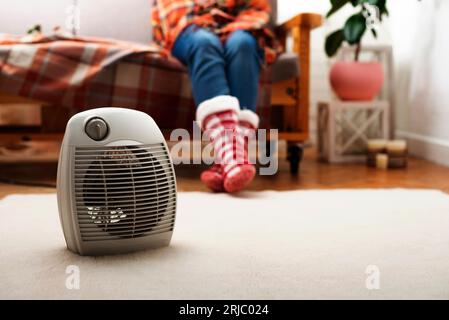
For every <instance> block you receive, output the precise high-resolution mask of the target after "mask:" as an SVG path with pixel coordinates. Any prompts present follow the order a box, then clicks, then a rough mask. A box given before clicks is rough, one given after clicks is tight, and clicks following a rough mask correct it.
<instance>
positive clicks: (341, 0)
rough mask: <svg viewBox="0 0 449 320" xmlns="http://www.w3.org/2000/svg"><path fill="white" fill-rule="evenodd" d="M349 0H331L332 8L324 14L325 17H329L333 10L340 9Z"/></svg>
mask: <svg viewBox="0 0 449 320" xmlns="http://www.w3.org/2000/svg"><path fill="white" fill-rule="evenodd" d="M349 1H350V0H331V4H332V8H331V9H330V10H329V12H328V13H327V14H326V18H329V17H330V16H331V15H333V14H334V13H335V12H337V11H338V10H340V9H341V8H342V7H343V6H344V5H346V4H347V3H348V2H349Z"/></svg>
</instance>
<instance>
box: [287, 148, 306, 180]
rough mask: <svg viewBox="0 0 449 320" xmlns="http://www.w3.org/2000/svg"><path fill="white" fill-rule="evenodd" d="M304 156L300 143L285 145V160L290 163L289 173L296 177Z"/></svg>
mask: <svg viewBox="0 0 449 320" xmlns="http://www.w3.org/2000/svg"><path fill="white" fill-rule="evenodd" d="M303 155H304V146H303V144H302V143H300V142H292V141H289V142H288V143H287V160H288V162H289V163H290V173H291V174H292V175H297V174H298V172H299V168H300V164H301V161H302V158H303Z"/></svg>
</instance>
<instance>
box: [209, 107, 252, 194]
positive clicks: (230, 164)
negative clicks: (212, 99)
mask: <svg viewBox="0 0 449 320" xmlns="http://www.w3.org/2000/svg"><path fill="white" fill-rule="evenodd" d="M237 123H238V117H237V113H236V112H235V111H234V110H227V111H222V112H216V113H214V114H211V115H209V116H207V117H206V118H205V119H204V122H203V126H204V130H205V132H206V135H208V136H209V137H210V139H211V141H212V142H213V144H214V153H215V158H216V163H218V164H220V165H221V168H222V172H223V187H224V189H225V190H226V191H227V192H237V191H240V190H241V189H243V188H244V187H245V186H246V185H247V184H248V183H250V182H251V181H252V179H253V178H254V175H255V172H256V170H255V168H254V166H253V165H252V164H250V163H249V161H248V154H247V152H246V150H245V139H244V136H243V134H242V132H241V131H240V130H238V127H237Z"/></svg>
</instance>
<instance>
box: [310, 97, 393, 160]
mask: <svg viewBox="0 0 449 320" xmlns="http://www.w3.org/2000/svg"><path fill="white" fill-rule="evenodd" d="M389 133H390V104H389V102H388V101H384V100H373V101H339V100H333V101H328V102H319V103H318V157H319V159H320V160H325V161H328V162H331V163H345V162H362V161H366V146H367V142H368V140H369V139H388V138H389Z"/></svg>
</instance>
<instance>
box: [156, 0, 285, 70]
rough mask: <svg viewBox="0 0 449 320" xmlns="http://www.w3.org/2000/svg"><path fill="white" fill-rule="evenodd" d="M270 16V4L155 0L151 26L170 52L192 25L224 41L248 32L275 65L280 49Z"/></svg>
mask: <svg viewBox="0 0 449 320" xmlns="http://www.w3.org/2000/svg"><path fill="white" fill-rule="evenodd" d="M270 13H271V6H270V4H269V2H268V0H154V3H153V6H152V12H151V24H152V26H153V36H154V40H155V41H156V42H158V43H159V44H160V45H161V46H163V47H164V48H166V49H168V50H171V49H172V47H173V44H174V42H175V41H176V38H177V36H178V35H179V33H180V32H181V31H182V30H183V29H184V28H185V27H187V26H189V25H191V24H195V25H198V26H201V27H205V28H208V29H209V30H211V31H212V32H214V33H215V34H217V35H218V36H219V37H220V38H221V39H222V41H225V40H226V38H227V37H228V35H229V34H230V33H232V32H233V31H235V30H248V31H250V32H251V33H252V34H253V35H254V36H255V37H256V39H257V41H258V43H259V46H260V47H261V48H264V51H265V61H266V62H267V63H272V62H274V60H275V59H276V56H277V54H278V53H279V51H280V50H279V49H280V47H279V44H278V42H277V41H276V39H275V37H274V33H273V32H272V30H271V29H270V28H269V27H268V25H269V21H270Z"/></svg>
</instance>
